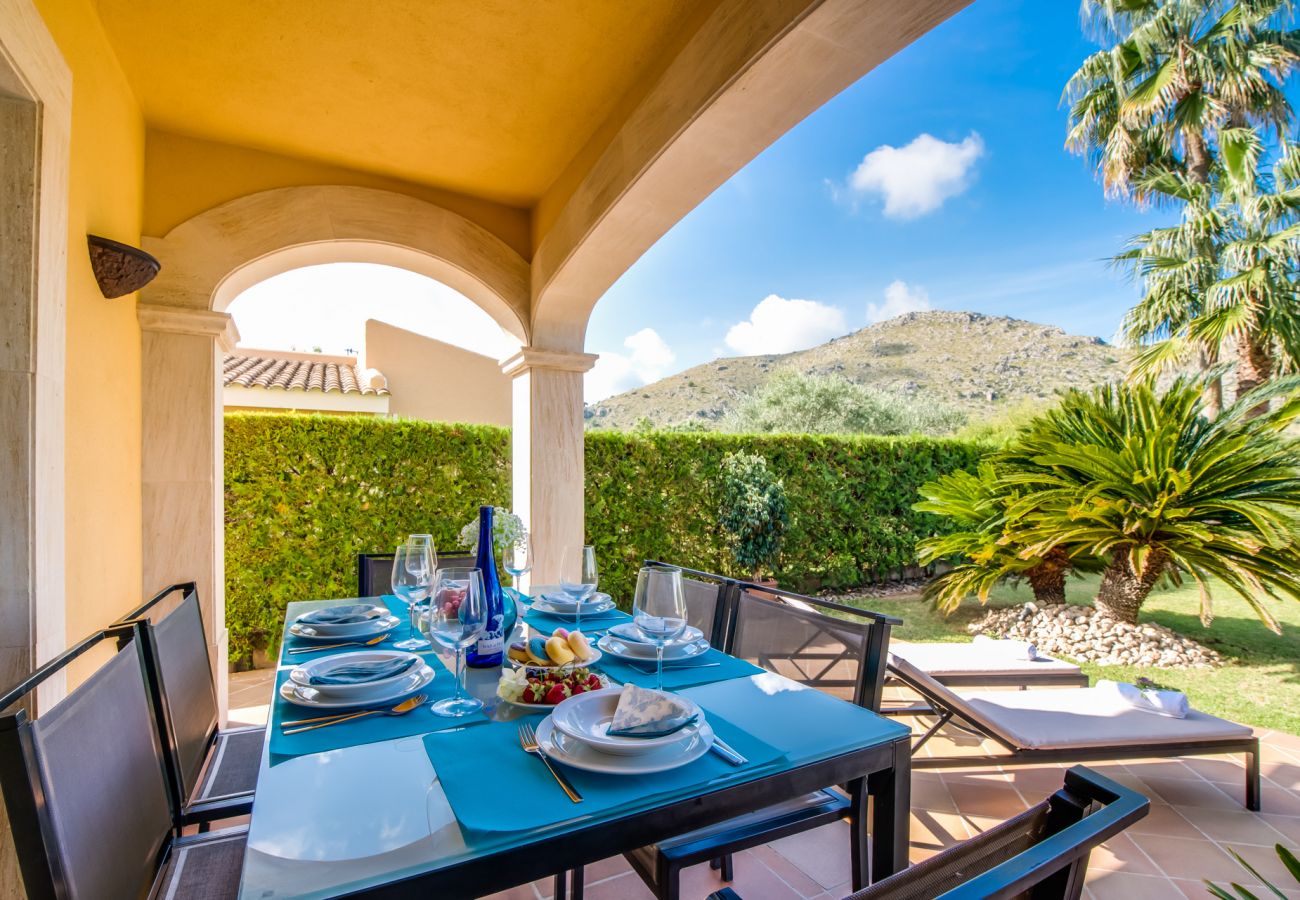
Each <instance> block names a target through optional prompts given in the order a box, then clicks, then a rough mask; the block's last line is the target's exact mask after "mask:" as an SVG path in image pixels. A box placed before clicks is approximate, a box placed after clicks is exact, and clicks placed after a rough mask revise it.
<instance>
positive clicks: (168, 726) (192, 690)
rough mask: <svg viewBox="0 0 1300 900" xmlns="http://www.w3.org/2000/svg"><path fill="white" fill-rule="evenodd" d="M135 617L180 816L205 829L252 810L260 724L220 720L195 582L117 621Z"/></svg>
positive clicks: (261, 731)
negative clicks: (224, 724)
mask: <svg viewBox="0 0 1300 900" xmlns="http://www.w3.org/2000/svg"><path fill="white" fill-rule="evenodd" d="M178 595H179V597H180V599H179V600H176V599H175V598H176V597H177V596H178ZM136 621H138V622H140V623H141V625H142V646H143V649H144V655H145V666H146V669H145V671H146V672H147V673H148V675H149V688H150V696H151V697H152V699H153V704H154V715H155V718H156V719H157V720H158V722H159V723H160V725H161V730H160V732H159V734H160V735H161V738H162V742H163V748H164V750H165V758H166V759H167V775H168V781H169V783H170V789H171V792H172V803H173V805H174V806H175V807H176V809H177V810H178V816H179V818H180V821H181V822H182V823H184V824H190V823H198V824H199V825H200V827H201V828H203V829H206V828H207V827H208V824H209V823H211V822H214V821H216V820H218V819H227V818H230V817H232V816H242V815H247V814H248V813H249V812H251V811H252V809H253V792H254V790H255V789H256V787H257V772H258V768H259V766H260V765H261V760H262V745H263V743H264V742H265V740H266V729H265V728H262V727H259V726H248V727H244V728H230V729H221V728H220V727H219V723H218V721H217V719H218V715H219V708H218V705H217V688H216V683H215V682H214V681H213V678H212V664H211V660H210V657H209V656H208V645H207V640H206V638H205V636H204V631H203V617H202V613H201V611H200V609H199V594H198V590H197V588H196V587H195V585H194V583H193V582H187V583H185V584H173V585H172V586H171V587H168V588H166V589H164V590H162V591H160V592H159V593H158V594H156V595H155V596H154V597H153V598H152V599H150V600H149V602H147V603H145V604H144V605H143V606H141V607H140V608H139V609H137V610H135V611H133V612H131V613H130V614H128V615H127V616H126V617H124V618H123V619H122V620H121V622H120V623H119V624H125V623H130V622H136Z"/></svg>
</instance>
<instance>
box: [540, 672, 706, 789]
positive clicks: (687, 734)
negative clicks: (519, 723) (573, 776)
mask: <svg viewBox="0 0 1300 900" xmlns="http://www.w3.org/2000/svg"><path fill="white" fill-rule="evenodd" d="M621 694H622V689H621V688H607V689H605V690H601V691H591V692H589V693H585V694H577V695H575V696H573V697H570V698H569V699H568V700H565V701H564V702H562V703H560V704H558V705H557V706H556V707H555V709H554V710H553V711H552V712H551V715H550V716H548V717H547V718H546V719H544V720H543V721H542V722H541V724H539V725H538V726H537V742H538V744H539V745H541V748H542V751H543V752H544V753H546V755H547V756H549V757H551V758H552V759H554V760H556V761H558V762H562V763H564V764H565V765H568V766H572V767H574V768H575V769H586V770H587V771H590V772H604V773H607V774H611V775H645V774H649V773H651V772H665V771H667V770H669V769H676V768H678V767H680V766H685V765H688V764H689V763H692V762H694V761H695V760H697V759H699V758H700V757H701V756H703V755H704V754H705V753H708V752H709V747H710V746H711V745H712V744H713V729H712V728H710V727H709V723H708V722H707V721H706V720H705V718H704V711H703V710H701V709H700V708H699V707H698V706H696V705H695V704H694V703H693V702H691V701H690V700H688V699H686V698H685V697H681V696H678V697H677V699H678V701H680V702H681V703H682V705H683V706H685V707H687V709H688V710H689V714H690V715H692V716H693V717H694V720H693V721H692V722H691V723H690V724H688V725H686V726H685V727H683V728H681V729H679V730H677V731H674V732H673V733H672V734H667V735H663V736H662V737H618V736H613V735H610V734H609V733H608V732H609V726H610V723H611V722H612V721H613V720H614V711H615V710H616V709H617V708H618V698H619V696H620V695H621Z"/></svg>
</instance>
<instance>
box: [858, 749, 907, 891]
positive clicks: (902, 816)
mask: <svg viewBox="0 0 1300 900" xmlns="http://www.w3.org/2000/svg"><path fill="white" fill-rule="evenodd" d="M867 790H868V793H869V794H870V795H871V836H872V848H871V850H872V853H871V880H872V881H873V882H876V881H880V880H881V879H882V878H888V877H889V876H890V875H893V874H894V873H895V872H899V871H902V870H903V869H905V868H907V855H908V848H909V844H910V842H911V835H910V834H909V829H910V827H911V815H912V752H911V742H910V741H908V740H902V741H896V742H895V743H894V764H893V766H891V767H890V768H888V769H885V770H883V771H881V772H877V773H876V774H874V775H870V776H868V777H867ZM855 890H856V888H855Z"/></svg>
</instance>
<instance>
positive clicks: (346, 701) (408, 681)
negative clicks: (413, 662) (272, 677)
mask: <svg viewBox="0 0 1300 900" xmlns="http://www.w3.org/2000/svg"><path fill="white" fill-rule="evenodd" d="M434 675H435V673H434V671H433V668H432V667H431V666H429V665H428V664H425V665H423V666H421V667H420V669H419V670H418V671H415V672H412V673H410V674H409V675H406V676H404V677H403V678H402V679H401V680H400V681H398V682H397V683H396V684H391V685H389V686H388V690H387V691H384V692H383V693H382V694H381V695H380V696H376V697H366V698H365V699H364V700H362V699H358V698H355V697H336V696H332V695H328V694H324V693H322V692H321V691H320V690H318V689H317V688H310V687H303V686H302V685H300V684H295V683H294V682H293V681H292V680H291V679H285V682H284V684H282V685H280V696H281V697H283V698H284V699H285V700H287V701H289V702H290V703H292V704H293V705H294V706H305V707H307V708H308V709H351V708H352V707H354V706H360V705H365V706H375V705H378V704H381V703H396V702H397V701H398V700H400V699H401V698H402V697H405V696H407V695H408V694H414V693H415V692H416V691H419V690H422V689H423V688H426V687H428V686H429V685H430V684H432V683H433V679H434Z"/></svg>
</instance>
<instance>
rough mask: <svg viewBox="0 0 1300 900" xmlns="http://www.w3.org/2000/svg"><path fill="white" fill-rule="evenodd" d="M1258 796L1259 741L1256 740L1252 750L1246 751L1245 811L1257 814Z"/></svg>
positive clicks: (1258, 806) (1258, 807)
mask: <svg viewBox="0 0 1300 900" xmlns="http://www.w3.org/2000/svg"><path fill="white" fill-rule="evenodd" d="M1259 795H1260V779H1259V741H1258V740H1256V741H1255V746H1254V748H1253V749H1250V750H1247V751H1246V809H1248V810H1250V811H1251V812H1259V809H1260V796H1259Z"/></svg>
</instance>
